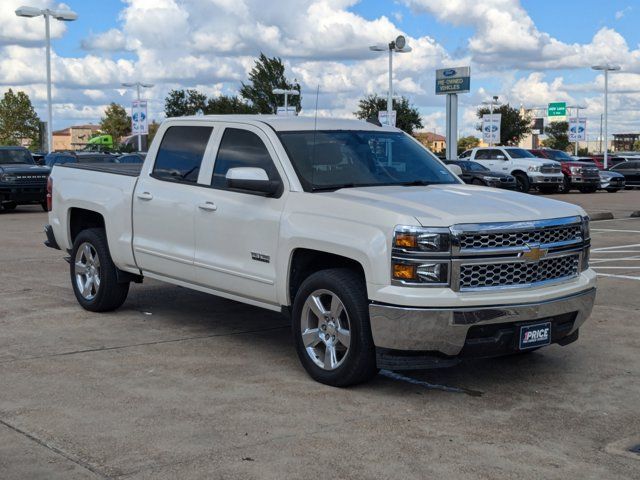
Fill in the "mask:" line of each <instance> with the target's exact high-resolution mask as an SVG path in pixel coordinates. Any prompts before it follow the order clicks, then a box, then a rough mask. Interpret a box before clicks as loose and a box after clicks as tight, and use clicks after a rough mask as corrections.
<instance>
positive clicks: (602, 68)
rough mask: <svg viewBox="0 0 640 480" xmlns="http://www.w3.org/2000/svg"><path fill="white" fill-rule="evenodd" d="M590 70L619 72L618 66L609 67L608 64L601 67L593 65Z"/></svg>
mask: <svg viewBox="0 0 640 480" xmlns="http://www.w3.org/2000/svg"><path fill="white" fill-rule="evenodd" d="M591 68H592V69H594V70H607V71H609V72H615V71H618V70H620V65H611V64H609V63H605V64H603V65H594V66H592V67H591Z"/></svg>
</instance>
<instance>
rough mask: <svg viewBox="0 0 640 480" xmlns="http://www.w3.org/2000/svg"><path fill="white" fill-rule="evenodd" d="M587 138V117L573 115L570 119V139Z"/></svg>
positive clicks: (576, 140)
mask: <svg viewBox="0 0 640 480" xmlns="http://www.w3.org/2000/svg"><path fill="white" fill-rule="evenodd" d="M586 139H587V119H586V118H576V117H572V118H570V119H569V141H570V142H584V141H585V140H586Z"/></svg>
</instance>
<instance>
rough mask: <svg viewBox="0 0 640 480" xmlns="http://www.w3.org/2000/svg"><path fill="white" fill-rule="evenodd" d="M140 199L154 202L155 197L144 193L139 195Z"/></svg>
mask: <svg viewBox="0 0 640 480" xmlns="http://www.w3.org/2000/svg"><path fill="white" fill-rule="evenodd" d="M138 198H139V199H140V200H153V195H151V194H150V193H149V192H142V193H139V194H138Z"/></svg>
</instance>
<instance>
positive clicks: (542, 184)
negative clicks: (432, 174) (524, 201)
mask: <svg viewBox="0 0 640 480" xmlns="http://www.w3.org/2000/svg"><path fill="white" fill-rule="evenodd" d="M459 159H460V160H471V161H474V162H478V163H480V164H481V165H484V166H485V167H487V168H488V169H489V170H494V171H497V172H502V173H507V174H509V175H512V176H514V177H515V178H516V184H517V187H518V190H519V191H520V192H523V193H526V192H528V191H529V190H530V189H531V187H536V188H537V189H538V190H539V191H540V192H542V193H554V192H557V191H558V188H559V187H560V186H561V185H562V182H563V180H564V176H563V175H562V168H561V166H560V164H559V163H558V162H556V161H554V160H547V159H545V158H538V157H536V156H535V155H533V154H532V153H530V152H528V151H527V150H525V149H524V148H519V147H488V148H483V147H479V148H472V149H471V150H466V151H465V152H463V153H462V154H461V155H460V157H459Z"/></svg>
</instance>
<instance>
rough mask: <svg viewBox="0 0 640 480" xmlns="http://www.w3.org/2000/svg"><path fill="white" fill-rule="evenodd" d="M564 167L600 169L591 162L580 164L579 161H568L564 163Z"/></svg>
mask: <svg viewBox="0 0 640 480" xmlns="http://www.w3.org/2000/svg"><path fill="white" fill-rule="evenodd" d="M562 164H563V165H568V166H569V167H583V168H584V167H593V168H598V167H596V164H595V163H590V162H580V161H578V160H576V161H575V162H574V161H571V162H570V161H567V162H562Z"/></svg>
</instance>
